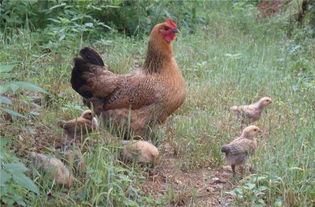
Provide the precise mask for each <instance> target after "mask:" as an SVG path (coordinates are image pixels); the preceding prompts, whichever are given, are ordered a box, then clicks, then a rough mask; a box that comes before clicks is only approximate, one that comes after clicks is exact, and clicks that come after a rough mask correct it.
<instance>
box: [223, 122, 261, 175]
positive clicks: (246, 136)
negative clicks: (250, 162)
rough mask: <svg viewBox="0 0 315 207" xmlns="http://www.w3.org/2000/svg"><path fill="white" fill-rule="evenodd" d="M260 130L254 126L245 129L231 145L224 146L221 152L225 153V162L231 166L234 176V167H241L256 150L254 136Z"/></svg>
mask: <svg viewBox="0 0 315 207" xmlns="http://www.w3.org/2000/svg"><path fill="white" fill-rule="evenodd" d="M258 132H261V130H260V129H259V128H258V127H257V126H254V125H251V126H248V127H246V128H245V129H244V130H243V132H242V134H241V136H240V137H238V138H236V139H234V140H233V141H232V142H231V143H229V144H226V145H224V146H223V147H222V148H221V152H223V153H225V156H226V160H227V161H228V163H229V165H231V168H232V171H233V174H234V175H235V166H236V165H243V164H244V163H245V161H246V160H247V159H248V157H249V155H250V154H253V153H254V152H255V150H256V148H257V141H256V138H255V137H256V135H257V133H258Z"/></svg>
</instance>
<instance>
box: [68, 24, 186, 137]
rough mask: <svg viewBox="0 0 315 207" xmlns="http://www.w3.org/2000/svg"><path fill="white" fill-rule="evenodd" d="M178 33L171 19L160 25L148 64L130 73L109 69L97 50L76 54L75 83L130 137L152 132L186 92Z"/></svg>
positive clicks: (99, 111) (154, 31) (152, 38)
mask: <svg viewBox="0 0 315 207" xmlns="http://www.w3.org/2000/svg"><path fill="white" fill-rule="evenodd" d="M177 32H178V29H177V25H176V24H175V22H174V21H172V20H166V21H165V22H163V23H160V24H157V25H155V26H154V28H153V29H152V31H151V34H150V38H149V43H148V50H147V55H146V59H145V62H144V65H143V68H142V69H140V70H137V71H134V72H130V73H128V74H115V73H113V72H111V71H109V70H108V68H107V67H106V66H104V62H103V60H102V58H101V57H100V55H99V54H98V53H97V52H95V51H94V50H93V49H91V48H84V49H82V50H81V51H80V56H81V57H79V58H75V59H74V68H73V70H72V75H71V84H72V88H73V89H74V90H75V91H76V92H78V93H79V94H80V95H81V96H83V98H84V102H85V103H86V104H87V105H89V106H90V107H92V108H93V110H94V112H95V114H97V115H101V116H102V118H103V121H104V123H105V124H107V125H110V126H114V128H116V129H117V128H119V129H123V130H125V131H124V135H126V136H127V137H130V136H133V135H137V136H142V137H143V136H145V135H147V133H148V132H150V131H151V129H152V127H154V126H155V125H156V124H157V123H163V122H164V121H165V120H166V119H167V117H168V116H170V115H171V114H172V113H173V112H174V111H175V110H176V109H177V108H179V107H180V106H181V105H182V103H183V102H184V99H185V96H186V89H185V81H184V78H183V76H182V73H181V71H180V70H179V68H178V66H177V63H176V61H175V58H174V56H173V47H172V41H173V40H174V39H175V38H176V33H177Z"/></svg>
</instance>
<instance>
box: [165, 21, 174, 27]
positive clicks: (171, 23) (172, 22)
mask: <svg viewBox="0 0 315 207" xmlns="http://www.w3.org/2000/svg"><path fill="white" fill-rule="evenodd" d="M165 22H166V23H167V24H169V25H170V26H171V27H173V28H177V25H176V23H175V22H174V21H173V20H172V19H167V20H166V21H165Z"/></svg>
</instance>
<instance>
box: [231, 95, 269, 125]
mask: <svg viewBox="0 0 315 207" xmlns="http://www.w3.org/2000/svg"><path fill="white" fill-rule="evenodd" d="M271 103H272V100H271V98H269V97H263V98H261V99H260V100H259V101H257V102H256V103H253V104H251V105H243V106H232V107H231V108H230V111H231V112H233V113H235V114H236V115H237V117H238V118H239V119H241V120H242V122H243V123H246V124H249V123H251V122H254V121H257V120H259V119H260V115H261V112H262V111H263V109H264V108H265V107H266V106H267V105H269V104H271Z"/></svg>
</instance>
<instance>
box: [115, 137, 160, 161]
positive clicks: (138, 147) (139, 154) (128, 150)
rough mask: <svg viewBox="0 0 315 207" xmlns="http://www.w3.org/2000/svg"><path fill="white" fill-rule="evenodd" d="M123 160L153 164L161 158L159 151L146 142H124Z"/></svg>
mask: <svg viewBox="0 0 315 207" xmlns="http://www.w3.org/2000/svg"><path fill="white" fill-rule="evenodd" d="M121 143H122V144H123V146H124V147H123V151H122V155H121V157H122V160H124V161H136V162H138V163H141V164H148V163H153V162H154V161H155V160H157V158H158V157H159V150H158V149H157V148H156V147H155V146H154V145H153V144H151V143H150V142H146V141H141V140H139V141H136V140H135V141H122V142H121Z"/></svg>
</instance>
